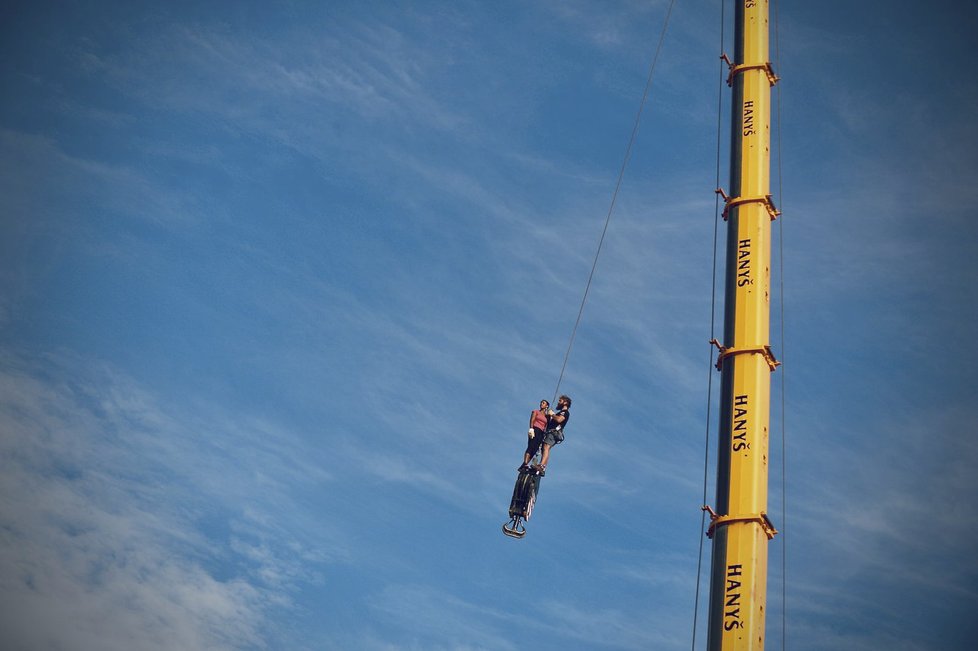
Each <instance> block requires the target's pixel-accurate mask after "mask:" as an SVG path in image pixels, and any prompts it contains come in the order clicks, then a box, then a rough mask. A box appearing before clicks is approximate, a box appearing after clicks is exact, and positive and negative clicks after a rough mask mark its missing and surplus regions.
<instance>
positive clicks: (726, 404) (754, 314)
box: [707, 0, 779, 651]
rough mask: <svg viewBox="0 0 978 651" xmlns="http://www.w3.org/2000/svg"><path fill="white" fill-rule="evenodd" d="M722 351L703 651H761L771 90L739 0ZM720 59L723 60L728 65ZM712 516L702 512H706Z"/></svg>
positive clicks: (770, 360) (760, 19)
mask: <svg viewBox="0 0 978 651" xmlns="http://www.w3.org/2000/svg"><path fill="white" fill-rule="evenodd" d="M735 2H736V5H737V10H736V18H735V37H734V39H735V43H736V45H735V51H734V59H733V61H730V60H727V63H728V65H729V66H730V76H729V78H728V84H729V85H730V86H731V87H732V89H733V96H732V102H731V113H732V133H731V156H730V158H731V164H730V189H729V191H728V192H724V191H722V190H718V192H721V193H722V194H723V197H724V200H725V201H726V206H725V209H724V218H725V220H726V221H727V244H726V256H727V259H726V281H725V299H724V300H725V302H724V334H723V337H724V343H723V344H722V345H721V344H720V343H719V342H714V343H716V345H717V346H718V347H719V348H720V354H719V359H718V361H717V367H718V368H719V369H720V371H721V373H722V375H721V381H720V382H721V384H720V423H719V455H718V460H717V496H716V510H715V511H713V510H712V509H711V514H710V515H711V520H712V521H711V524H710V529H709V532H708V535H710V537H711V538H712V539H713V558H712V568H713V569H712V575H711V579H710V614H709V625H708V637H707V648H708V649H710V650H711V651H734V650H738V651H740V650H747V649H750V650H758V649H763V648H764V621H765V617H764V615H765V612H766V597H767V560H768V549H767V548H768V541H769V540H770V539H772V538H773V537H774V535H775V534H776V533H777V531H776V530H775V529H774V526H773V525H772V524H771V521H770V520H769V519H768V516H767V499H768V435H769V432H768V430H769V423H770V401H771V377H770V376H771V372H772V371H774V369H775V368H776V367H777V365H778V363H779V362H778V361H777V360H776V359H775V358H774V355H773V354H772V353H771V347H770V341H769V336H770V313H771V309H770V293H771V291H770V290H771V222H772V221H773V220H774V219H775V218H776V217H777V214H778V212H777V209H776V208H775V206H774V203H773V201H772V198H771V194H770V166H771V156H770V151H771V87H772V86H773V85H774V84H775V83H776V82H777V77H776V76H775V74H774V71H773V69H772V67H771V63H770V59H769V44H768V33H769V25H768V22H769V6H768V0H735ZM725 58H726V57H725ZM707 508H708V507H707Z"/></svg>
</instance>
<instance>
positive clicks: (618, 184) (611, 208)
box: [554, 0, 676, 403]
mask: <svg viewBox="0 0 978 651" xmlns="http://www.w3.org/2000/svg"><path fill="white" fill-rule="evenodd" d="M675 4H676V0H672V1H671V2H670V3H669V8H668V9H667V10H666V18H665V20H664V21H663V23H662V32H661V33H660V34H659V43H658V45H657V46H656V48H655V55H654V56H653V57H652V63H651V64H650V65H649V74H648V78H647V79H646V81H645V90H644V92H643V93H642V101H641V102H639V105H638V113H637V114H636V115H635V124H634V125H633V126H632V134H631V136H630V137H629V138H628V146H627V147H626V148H625V156H624V158H623V159H622V161H621V169H619V170H618V181H617V182H616V183H615V191H614V192H613V193H612V195H611V205H609V206H608V215H607V217H605V220H604V229H603V230H602V231H601V239H599V240H598V249H597V251H595V252H594V262H593V263H592V264H591V273H589V274H588V277H587V285H585V287H584V296H583V298H581V307H580V309H578V311H577V319H576V320H575V321H574V328H573V330H571V336H570V341H568V342H567V352H565V353H564V363H563V364H562V365H561V367H560V376H559V377H558V378H557V386H556V387H555V388H554V403H556V402H557V395H558V394H559V393H560V383H561V382H563V380H564V371H566V370H567V360H568V359H570V354H571V348H573V347H574V339H575V337H577V328H578V326H579V325H580V324H581V317H582V316H583V315H584V304H585V303H587V297H588V294H589V293H590V292H591V281H592V280H593V279H594V271H595V269H597V267H598V257H599V256H600V255H601V247H602V246H603V245H604V237H605V235H606V234H607V233H608V224H610V223H611V215H612V214H613V213H614V211H615V203H616V202H617V201H618V191H619V190H620V189H621V182H622V179H623V178H624V176H625V168H626V167H628V160H629V159H630V158H631V157H632V146H633V145H634V144H635V137H636V136H637V135H638V125H639V123H640V122H641V120H642V111H644V110H645V103H646V100H647V99H648V96H649V92H650V91H651V90H652V78H653V76H654V74H655V66H656V63H658V61H659V53H660V52H661V51H662V43H663V41H665V38H666V30H667V29H668V27H669V17H670V16H671V15H672V8H673V5H675Z"/></svg>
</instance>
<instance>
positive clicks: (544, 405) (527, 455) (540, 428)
mask: <svg viewBox="0 0 978 651" xmlns="http://www.w3.org/2000/svg"><path fill="white" fill-rule="evenodd" d="M549 411H550V401H549V400H541V401H540V408H539V409H534V410H533V411H531V412H530V429H529V430H527V433H526V434H527V437H528V439H527V443H526V451H525V452H524V453H523V465H521V466H520V467H519V468H517V470H523V469H524V468H526V467H527V466H528V465H529V463H530V459H532V458H533V457H534V456H535V455H536V453H537V450H538V449H539V448H540V445H542V444H543V438H544V436H545V435H546V433H547V423H548V422H549V420H550V415H549V413H548V412H549Z"/></svg>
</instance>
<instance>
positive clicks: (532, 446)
mask: <svg viewBox="0 0 978 651" xmlns="http://www.w3.org/2000/svg"><path fill="white" fill-rule="evenodd" d="M542 439H543V437H542V436H541V435H540V434H539V433H537V434H536V435H535V436H534V437H533V438H532V439H530V440H529V442H528V443H527V444H526V451H525V452H524V453H523V465H522V466H520V467H519V468H517V470H522V469H523V468H525V467H526V466H527V465H529V463H530V459H532V458H533V457H534V456H535V455H536V453H537V450H538V449H539V448H540V442H541V440H542Z"/></svg>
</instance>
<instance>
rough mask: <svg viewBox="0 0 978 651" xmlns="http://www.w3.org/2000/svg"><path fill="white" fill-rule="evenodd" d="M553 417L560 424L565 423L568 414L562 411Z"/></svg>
mask: <svg viewBox="0 0 978 651" xmlns="http://www.w3.org/2000/svg"><path fill="white" fill-rule="evenodd" d="M553 419H554V422H556V423H557V424H558V425H563V424H564V421H565V420H567V416H565V415H564V414H561V413H556V414H554V415H553Z"/></svg>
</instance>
